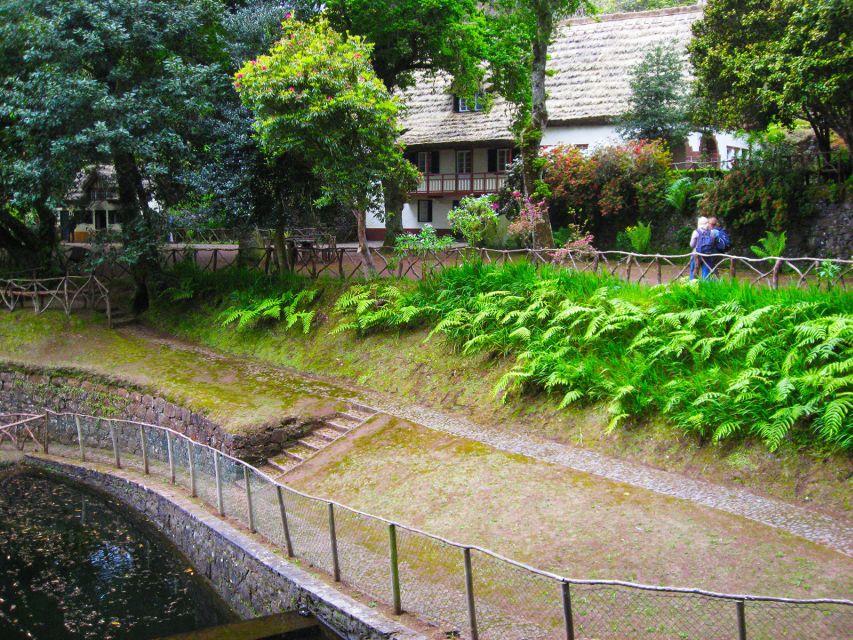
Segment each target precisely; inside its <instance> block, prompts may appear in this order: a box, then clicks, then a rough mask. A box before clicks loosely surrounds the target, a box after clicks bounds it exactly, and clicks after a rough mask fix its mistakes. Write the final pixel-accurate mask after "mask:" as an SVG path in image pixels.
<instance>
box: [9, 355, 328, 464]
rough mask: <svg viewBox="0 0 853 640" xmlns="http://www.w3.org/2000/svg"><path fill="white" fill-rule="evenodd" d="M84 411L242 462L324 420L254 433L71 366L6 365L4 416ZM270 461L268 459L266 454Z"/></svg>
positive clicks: (290, 422) (298, 421)
mask: <svg viewBox="0 0 853 640" xmlns="http://www.w3.org/2000/svg"><path fill="white" fill-rule="evenodd" d="M45 408H47V409H50V410H51V411H55V412H57V413H62V412H69V413H82V414H88V415H97V416H102V417H114V418H120V419H123V420H131V421H138V422H145V423H146V424H153V425H157V426H160V427H167V428H169V429H172V430H173V431H177V432H178V433H182V434H184V435H186V436H188V437H189V438H191V439H192V440H193V441H195V442H198V443H201V444H206V445H208V446H210V447H213V448H214V449H219V450H220V451H223V452H224V453H228V454H230V455H233V456H236V457H238V458H242V459H250V460H251V459H253V458H257V457H258V456H257V455H255V454H256V453H257V452H258V451H261V450H263V449H264V448H265V447H267V446H268V445H270V444H271V445H273V448H274V449H281V448H283V446H284V445H285V444H286V443H288V442H290V441H294V440H296V439H298V438H299V437H301V436H302V435H304V432H307V431H309V430H310V429H311V428H312V427H314V426H316V423H317V422H318V420H319V419H314V418H312V419H307V420H305V419H295V418H294V419H289V420H286V421H283V422H282V424H280V425H265V426H263V427H262V428H259V429H258V430H256V431H255V432H252V433H248V434H238V435H235V434H232V433H229V432H228V431H227V430H226V429H225V428H224V427H223V426H222V425H220V424H217V423H216V422H214V421H212V420H210V419H209V418H207V417H206V416H205V415H203V414H202V413H200V412H198V411H193V410H191V409H188V408H186V407H183V406H181V405H180V404H177V403H176V402H173V401H171V400H169V399H167V398H166V397H164V396H163V395H162V394H160V393H158V392H157V391H156V390H155V389H152V388H149V387H145V386H142V385H138V384H134V383H131V382H127V381H125V380H121V379H118V378H112V377H109V376H103V375H98V374H94V373H89V372H86V371H81V370H79V369H71V368H57V369H51V368H47V367H37V366H30V365H20V364H13V363H10V362H5V361H0V413H16V412H29V413H43V412H44V409H45ZM260 457H264V456H260Z"/></svg>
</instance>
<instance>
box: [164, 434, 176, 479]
mask: <svg viewBox="0 0 853 640" xmlns="http://www.w3.org/2000/svg"><path fill="white" fill-rule="evenodd" d="M166 454H167V455H168V456H169V480H170V482H171V483H172V484H175V452H174V451H172V434H171V433H169V432H168V431H167V432H166Z"/></svg>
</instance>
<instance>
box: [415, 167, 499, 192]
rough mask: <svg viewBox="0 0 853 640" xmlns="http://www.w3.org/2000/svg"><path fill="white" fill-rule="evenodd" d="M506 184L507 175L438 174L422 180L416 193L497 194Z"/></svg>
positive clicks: (429, 175) (426, 176)
mask: <svg viewBox="0 0 853 640" xmlns="http://www.w3.org/2000/svg"><path fill="white" fill-rule="evenodd" d="M505 183H506V173H494V172H493V173H436V174H427V175H425V176H423V177H422V178H421V181H420V183H418V188H417V190H416V191H415V193H417V194H419V195H427V194H429V195H438V194H466V195H467V194H482V193H497V191H498V190H499V189H500V188H501V187H502V186H504V184H505Z"/></svg>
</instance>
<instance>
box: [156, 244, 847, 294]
mask: <svg viewBox="0 0 853 640" xmlns="http://www.w3.org/2000/svg"><path fill="white" fill-rule="evenodd" d="M163 255H164V265H165V266H167V267H168V266H172V265H175V264H177V263H178V262H180V261H181V260H183V259H186V258H188V257H192V258H193V259H194V261H195V263H196V265H197V266H198V267H199V268H200V269H202V270H204V271H218V270H220V269H224V268H229V267H235V266H237V265H238V264H239V265H242V266H243V267H247V268H253V269H259V270H262V271H264V272H266V273H270V272H273V271H275V270H276V269H277V266H276V265H277V260H276V256H275V249H274V248H273V247H272V246H268V247H266V248H258V249H255V250H251V251H248V252H243V253H242V254H241V252H240V250H239V249H237V248H235V247H222V248H219V247H211V248H198V247H184V248H170V249H167V250H166V251H165V252H164V254H163ZM691 257H694V256H692V255H691V254H689V253H685V254H679V255H662V254H639V253H629V252H625V251H590V252H574V253H571V252H570V253H566V254H565V255H563V254H562V252H561V253H558V251H557V250H555V249H515V250H512V249H509V250H500V249H474V248H464V247H462V248H453V249H448V250H446V251H440V252H435V251H428V252H423V253H421V254H419V255H407V256H402V257H400V256H396V255H394V253H393V252H392V251H389V250H385V249H381V250H374V251H371V261H372V263H373V266H374V269H373V270H372V271H371V270H369V269H367V268H366V260H365V259H364V256H362V254H360V253H359V252H358V250H357V249H355V248H317V247H299V246H296V247H292V253H290V254H289V255H288V256H286V259H285V263H286V265H287V267H288V268H289V269H290V270H292V271H295V272H297V273H300V274H303V275H306V276H309V277H312V278H316V277H319V276H333V277H337V278H341V279H345V280H348V279H351V278H357V277H361V276H362V275H365V274H366V273H368V272H370V273H372V275H374V276H379V277H399V278H412V279H420V278H423V277H424V276H426V275H429V274H431V273H434V272H436V271H438V270H441V269H444V268H446V267H452V266H458V265H460V264H461V263H463V262H465V261H466V260H470V259H472V258H477V259H480V260H482V261H483V262H485V263H491V264H505V263H509V262H515V261H518V260H529V261H530V262H532V263H534V264H557V265H559V266H563V267H565V268H571V269H574V270H576V271H583V272H590V273H601V274H609V275H612V276H616V277H619V278H621V279H623V280H625V281H628V282H636V283H644V284H652V285H656V284H665V283H668V282H672V281H674V280H678V279H679V278H689V277H691V273H692V275H693V276H694V277H696V278H701V271H702V265H703V263H704V264H705V265H706V266H707V270H708V272H709V277H711V278H731V279H737V280H740V281H744V282H748V283H751V284H755V285H762V286H768V287H772V288H779V287H780V286H794V287H800V288H802V287H808V286H813V285H822V286H827V287H830V286H833V287H842V288H845V289H846V288H847V287H849V286H850V285H851V284H853V260H839V259H831V260H830V259H822V258H785V257H780V258H747V257H744V256H732V255H724V254H718V255H708V256H695V258H696V259H695V260H694V262H693V267H692V268H691ZM559 258H562V259H561V260H560V261H559V262H558V261H557V260H558V259H559Z"/></svg>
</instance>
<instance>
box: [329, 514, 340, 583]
mask: <svg viewBox="0 0 853 640" xmlns="http://www.w3.org/2000/svg"><path fill="white" fill-rule="evenodd" d="M329 542H330V543H331V547H332V575H333V576H334V578H335V582H340V581H341V563H340V562H339V560H338V534H337V532H336V531H335V505H334V504H332V503H331V502H330V503H329Z"/></svg>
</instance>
